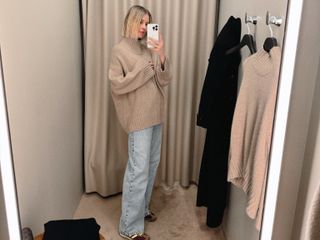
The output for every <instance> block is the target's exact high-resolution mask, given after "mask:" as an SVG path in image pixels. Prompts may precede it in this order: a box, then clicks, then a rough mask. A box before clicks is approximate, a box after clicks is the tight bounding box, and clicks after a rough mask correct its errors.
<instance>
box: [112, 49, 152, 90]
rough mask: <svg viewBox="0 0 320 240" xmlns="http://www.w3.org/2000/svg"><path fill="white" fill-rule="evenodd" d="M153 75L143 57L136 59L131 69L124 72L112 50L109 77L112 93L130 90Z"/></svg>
mask: <svg viewBox="0 0 320 240" xmlns="http://www.w3.org/2000/svg"><path fill="white" fill-rule="evenodd" d="M154 75H155V72H154V70H153V69H152V67H151V65H150V63H149V62H148V61H146V60H144V59H140V60H138V61H137V62H136V63H135V65H134V67H133V69H132V71H130V72H127V73H126V74H125V72H124V69H123V67H122V64H121V61H120V60H119V58H118V57H117V54H116V52H115V51H112V55H111V61H110V66H109V79H110V81H111V89H112V91H113V93H114V94H117V95H121V94H126V93H129V92H132V91H134V90H136V89H137V88H139V87H140V86H142V85H143V84H145V83H146V82H147V81H149V80H150V79H151V78H152V77H153V76H154Z"/></svg>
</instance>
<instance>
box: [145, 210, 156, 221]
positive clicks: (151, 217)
mask: <svg viewBox="0 0 320 240" xmlns="http://www.w3.org/2000/svg"><path fill="white" fill-rule="evenodd" d="M144 220H145V221H147V222H154V221H156V220H157V216H156V215H155V214H154V213H153V212H149V214H148V215H147V216H145V217H144Z"/></svg>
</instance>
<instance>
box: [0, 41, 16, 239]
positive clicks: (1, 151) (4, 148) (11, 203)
mask: <svg viewBox="0 0 320 240" xmlns="http://www.w3.org/2000/svg"><path fill="white" fill-rule="evenodd" d="M1 56H2V55H1V46H0V133H1V134H0V168H1V169H0V170H1V178H2V179H1V181H2V185H3V195H4V203H5V208H6V209H5V210H6V218H7V226H8V233H9V239H10V240H20V239H21V227H20V218H19V210H18V198H17V190H16V183H15V175H14V166H13V159H12V146H11V137H10V130H9V129H10V128H9V121H8V111H7V101H6V92H5V83H4V73H3V67H2V66H3V65H2V57H1Z"/></svg>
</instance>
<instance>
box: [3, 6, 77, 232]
mask: <svg viewBox="0 0 320 240" xmlns="http://www.w3.org/2000/svg"><path fill="white" fill-rule="evenodd" d="M78 4H79V3H78V1H75V0H74V1H70V0H69V1H64V0H55V1H48V0H46V1H39V0H38V1H37V0H30V1H17V0H0V41H1V42H0V43H1V47H2V55H3V56H2V57H3V67H4V77H5V83H6V89H7V100H8V110H9V121H10V130H11V136H12V141H13V158H14V165H15V173H16V178H17V179H16V181H17V188H18V198H19V205H20V214H21V221H22V227H30V228H31V229H32V230H33V232H34V234H36V233H39V232H42V231H43V224H44V223H45V222H47V221H49V220H52V219H59V218H71V217H72V215H73V213H74V210H75V208H76V207H77V205H78V203H79V200H80V197H81V194H82V192H83V186H82V184H83V173H82V164H83V163H82V103H81V98H82V96H81V91H82V90H81V88H82V86H81V46H80V27H79V25H80V21H79V6H78Z"/></svg>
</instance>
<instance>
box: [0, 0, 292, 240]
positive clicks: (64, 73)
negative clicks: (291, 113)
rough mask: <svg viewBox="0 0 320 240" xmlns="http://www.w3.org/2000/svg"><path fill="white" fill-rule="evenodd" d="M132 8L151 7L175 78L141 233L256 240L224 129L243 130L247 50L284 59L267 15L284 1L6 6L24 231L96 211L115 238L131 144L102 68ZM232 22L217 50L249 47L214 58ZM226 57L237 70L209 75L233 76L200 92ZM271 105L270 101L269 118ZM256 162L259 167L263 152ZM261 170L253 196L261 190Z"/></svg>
mask: <svg viewBox="0 0 320 240" xmlns="http://www.w3.org/2000/svg"><path fill="white" fill-rule="evenodd" d="M135 4H139V5H142V6H144V7H145V8H146V9H148V10H149V11H150V12H151V14H152V19H153V23H157V24H159V28H160V32H161V35H162V36H163V42H164V46H163V50H164V52H165V54H166V55H165V59H167V61H168V64H170V69H171V74H172V80H171V82H170V84H169V86H168V87H166V88H164V89H163V91H162V90H161V91H162V92H161V94H163V95H165V96H166V97H165V101H166V105H163V106H166V108H165V110H164V111H165V117H164V118H163V121H161V123H162V131H161V132H162V144H161V159H160V164H159V167H158V174H157V177H156V179H155V182H156V183H155V185H156V188H155V190H154V192H153V196H152V199H151V204H150V209H151V210H152V212H154V214H156V216H157V223H149V222H147V223H145V224H143V225H144V226H145V230H144V231H145V232H147V233H148V235H150V236H151V238H153V239H159V237H157V236H159V234H160V232H161V234H162V235H161V237H162V238H163V239H170V238H173V237H176V238H177V239H189V237H190V236H197V238H200V239H212V237H213V236H214V237H215V239H224V238H226V239H259V221H260V220H259V219H258V220H257V219H256V216H253V215H255V214H256V212H255V213H254V214H252V216H248V215H247V212H246V207H247V203H248V196H247V195H248V192H247V194H246V193H245V192H244V191H243V190H242V189H241V188H243V186H242V185H241V184H240V185H239V184H237V183H236V181H233V180H232V179H238V177H239V176H229V177H227V174H228V167H227V164H228V161H229V142H230V136H231V133H232V130H231V128H234V129H243V128H244V126H239V127H234V125H233V124H232V117H233V112H234V109H235V108H236V98H237V94H238V91H239V90H240V85H241V82H242V80H243V79H247V78H245V76H248V75H245V73H247V72H246V69H247V68H246V67H245V66H244V64H243V63H244V61H245V60H246V59H247V58H248V57H250V56H253V55H255V54H261V53H263V54H264V55H263V56H264V57H266V56H273V55H272V54H273V53H274V51H278V52H279V53H276V57H275V58H276V59H277V60H278V59H280V52H281V51H280V50H277V49H278V48H279V46H280V47H281V45H282V39H283V34H284V23H283V24H281V25H280V26H271V28H272V31H273V32H272V35H271V32H270V29H269V27H268V26H267V25H266V24H265V15H266V13H267V11H269V12H270V13H271V15H272V16H281V17H282V18H283V19H284V20H285V14H286V7H287V1H268V3H255V2H253V1H249V0H247V1H245V2H243V3H242V4H241V6H239V3H238V2H237V1H228V2H220V3H219V2H218V1H212V0H206V1H201V2H199V1H182V0H181V1H174V2H172V1H171V2H169V1H153V2H150V1H79V2H78V1H70V2H65V1H56V2H55V3H50V4H49V3H44V2H37V3H24V4H23V3H19V4H18V3H15V2H5V3H4V4H2V5H3V7H1V14H0V15H1V19H0V20H1V21H0V22H1V32H0V34H1V44H2V46H3V61H4V69H5V75H6V81H7V83H6V84H7V98H8V99H7V101H8V107H9V118H10V125H11V134H12V142H13V143H12V144H13V157H14V161H15V162H14V163H15V171H16V181H17V188H18V197H19V206H20V217H21V223H22V226H23V227H30V228H31V229H32V230H33V232H34V235H38V234H41V233H43V232H44V224H45V223H46V222H48V221H50V220H56V219H70V218H73V217H74V218H90V217H94V218H95V219H96V220H97V223H98V224H99V225H100V227H101V229H100V233H101V235H103V236H104V237H105V238H106V239H109V238H110V239H113V238H115V239H118V238H119V239H120V237H119V235H118V227H119V219H120V214H121V197H122V196H121V194H119V193H120V192H121V191H122V185H123V176H124V172H125V169H126V165H127V161H128V151H129V150H130V149H128V133H127V132H128V131H125V129H123V126H122V125H121V124H120V122H119V119H118V116H117V109H116V107H115V104H114V102H113V101H112V94H111V93H112V84H111V82H110V79H109V76H108V72H109V66H110V63H111V61H112V59H111V57H112V48H113V46H114V45H115V44H117V43H118V42H120V41H121V39H122V36H121V31H122V26H123V21H124V19H125V16H126V13H127V11H128V9H129V8H130V7H131V6H132V5H135ZM34 5H36V6H37V7H35V6H34ZM26 9H28V11H26ZM246 13H247V14H248V15H249V17H258V18H257V22H256V23H254V24H253V22H252V23H251V22H247V23H246V21H245V20H246V19H245V14H246ZM230 19H233V21H236V23H232V24H231V25H236V27H235V28H237V29H236V30H235V29H234V26H231V30H230V31H231V33H228V34H231V35H232V36H234V38H235V40H234V42H231V43H230V44H229V45H228V46H227V48H225V49H224V51H227V50H232V48H234V47H236V48H237V47H238V44H242V40H243V39H244V38H243V36H244V35H246V34H247V35H248V34H249V35H250V36H251V41H252V42H251V43H246V44H244V47H238V49H234V50H233V52H232V53H230V54H229V55H223V56H219V54H218V55H216V54H217V53H216V52H215V51H213V50H214V46H215V43H217V41H216V40H217V39H219V36H220V40H221V39H222V40H221V44H222V45H223V44H225V43H226V42H228V41H229V40H230V38H229V37H228V35H226V36H225V37H226V39H223V38H222V37H221V35H220V33H221V32H222V31H223V29H225V30H226V29H227V28H228V27H225V26H228V21H229V20H230ZM284 22H285V21H284ZM9 23H10V24H9ZM12 29H15V31H14V32H13V31H12ZM228 31H229V30H228ZM217 37H218V38H217ZM271 37H272V38H274V39H276V40H277V46H273V45H272V44H273V43H274V42H271V43H270V44H269V43H268V46H267V47H266V48H268V49H269V53H268V52H266V49H263V46H264V42H265V39H266V38H271ZM243 41H245V40H243ZM252 43H254V45H255V46H254V48H253V49H254V50H251V51H250V49H251V48H252V45H250V44H252ZM156 44H157V43H156ZM246 46H247V47H246ZM219 48H220V50H221V47H219V46H217V47H216V49H217V51H219ZM255 50H257V52H256V53H254V52H255ZM255 56H257V55H255ZM259 56H260V55H259ZM123 57H124V58H126V57H128V56H127V55H124V56H123ZM158 57H159V58H161V56H158ZM159 58H157V56H155V59H152V60H154V61H157V60H159ZM208 59H209V61H208ZM224 59H229V60H231V61H236V62H235V64H234V66H232V69H233V70H232V69H231V70H230V69H229V68H228V67H227V68H228V70H230V72H227V71H226V72H224V70H226V69H225V68H224V67H225V65H222V66H219V65H218V66H215V70H214V71H218V72H219V71H222V74H223V75H224V77H225V78H227V77H231V78H230V79H231V80H230V81H229V82H227V83H226V82H224V84H222V85H221V86H219V87H223V89H222V90H221V89H216V90H215V92H209V94H208V95H206V93H205V92H206V91H211V90H210V89H208V88H206V82H207V79H208V78H207V76H209V75H208V72H209V71H211V70H210V68H209V67H210V63H212V62H215V61H217V62H219V61H220V63H222V64H230V61H229V60H227V61H225V60H224ZM251 59H253V58H251ZM162 63H163V64H164V63H165V62H162ZM121 64H123V63H121ZM153 64H154V66H153V67H154V68H156V67H157V65H156V62H154V63H153ZM271 65H272V63H271ZM159 66H160V69H159V71H158V72H157V74H162V71H163V70H165V69H166V68H163V69H161V61H160V65H159ZM264 66H265V67H266V66H267V65H264ZM277 66H278V65H277ZM151 68H152V66H151ZM265 70H266V71H267V70H268V69H265ZM269 70H270V69H269ZM209 73H210V72H209ZM226 73H228V75H226ZM273 77H274V76H273ZM111 80H112V79H111ZM276 80H277V79H276ZM228 83H230V84H232V85H228ZM230 91H231V92H230ZM273 92H274V91H273ZM208 96H209V97H210V96H215V97H216V99H214V100H215V103H216V104H217V103H219V101H222V102H221V103H222V104H221V103H220V105H219V104H217V106H216V107H215V110H212V109H211V112H210V114H212V115H211V116H210V118H209V120H208V122H209V123H210V127H208V126H209V125H206V124H205V125H202V124H201V119H200V118H201V117H202V116H205V115H202V112H201V111H202V106H203V104H205V109H209V111H210V108H208V103H205V100H204V101H202V99H203V98H204V99H205V98H207V97H208ZM122 97H123V96H122ZM126 97H128V96H126ZM257 97H259V96H257ZM133 101H134V99H133ZM228 104H229V105H228ZM209 107H210V106H209ZM269 110H270V109H269ZM272 111H273V109H272V107H271V110H270V112H269V114H271V115H272V114H273V112H272ZM237 112H239V111H235V113H237ZM240 112H245V111H244V110H241V111H240ZM124 114H127V111H126V112H125V113H124ZM197 116H198V119H197ZM239 121H240V122H241V120H239ZM267 122H268V123H272V120H270V119H269V120H268V121H267ZM212 126H214V127H212ZM143 127H145V126H143ZM269 127H270V126H269ZM271 127H272V126H271ZM252 129H254V128H252ZM133 130H136V129H133ZM235 131H237V130H235ZM256 131H258V130H256ZM256 134H257V133H256ZM129 135H130V134H129ZM268 137H269V138H271V136H268ZM234 140H237V139H234ZM231 141H232V140H231ZM261 141H262V140H261ZM232 144H234V146H239V143H236V142H234V143H232V142H231V146H232ZM268 147H269V146H267V148H268ZM264 157H265V162H264V163H266V161H267V160H268V156H264ZM259 165H260V164H259ZM263 171H264V172H265V171H266V167H265V168H264V170H263ZM263 176H264V175H262V177H261V178H260V180H259V181H260V182H262V183H260V185H259V187H260V188H259V189H260V191H261V189H264V187H265V185H264V182H263V179H264V177H263ZM211 177H212V178H211ZM229 182H232V184H231V185H230V184H229ZM236 185H237V186H238V187H240V188H238V187H236ZM262 198H263V196H262V195H259V199H262ZM257 204H258V205H259V204H262V205H259V206H256V209H259V210H260V211H262V209H263V201H258V202H257ZM197 206H198V207H197ZM261 214H262V212H260V215H259V218H260V219H261V217H262V215H261ZM250 217H251V218H253V219H251V218H250ZM256 221H258V223H257V222H256ZM257 226H258V227H257ZM164 229H165V231H163V230H164ZM132 234H133V232H132ZM190 238H191V237H190Z"/></svg>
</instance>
